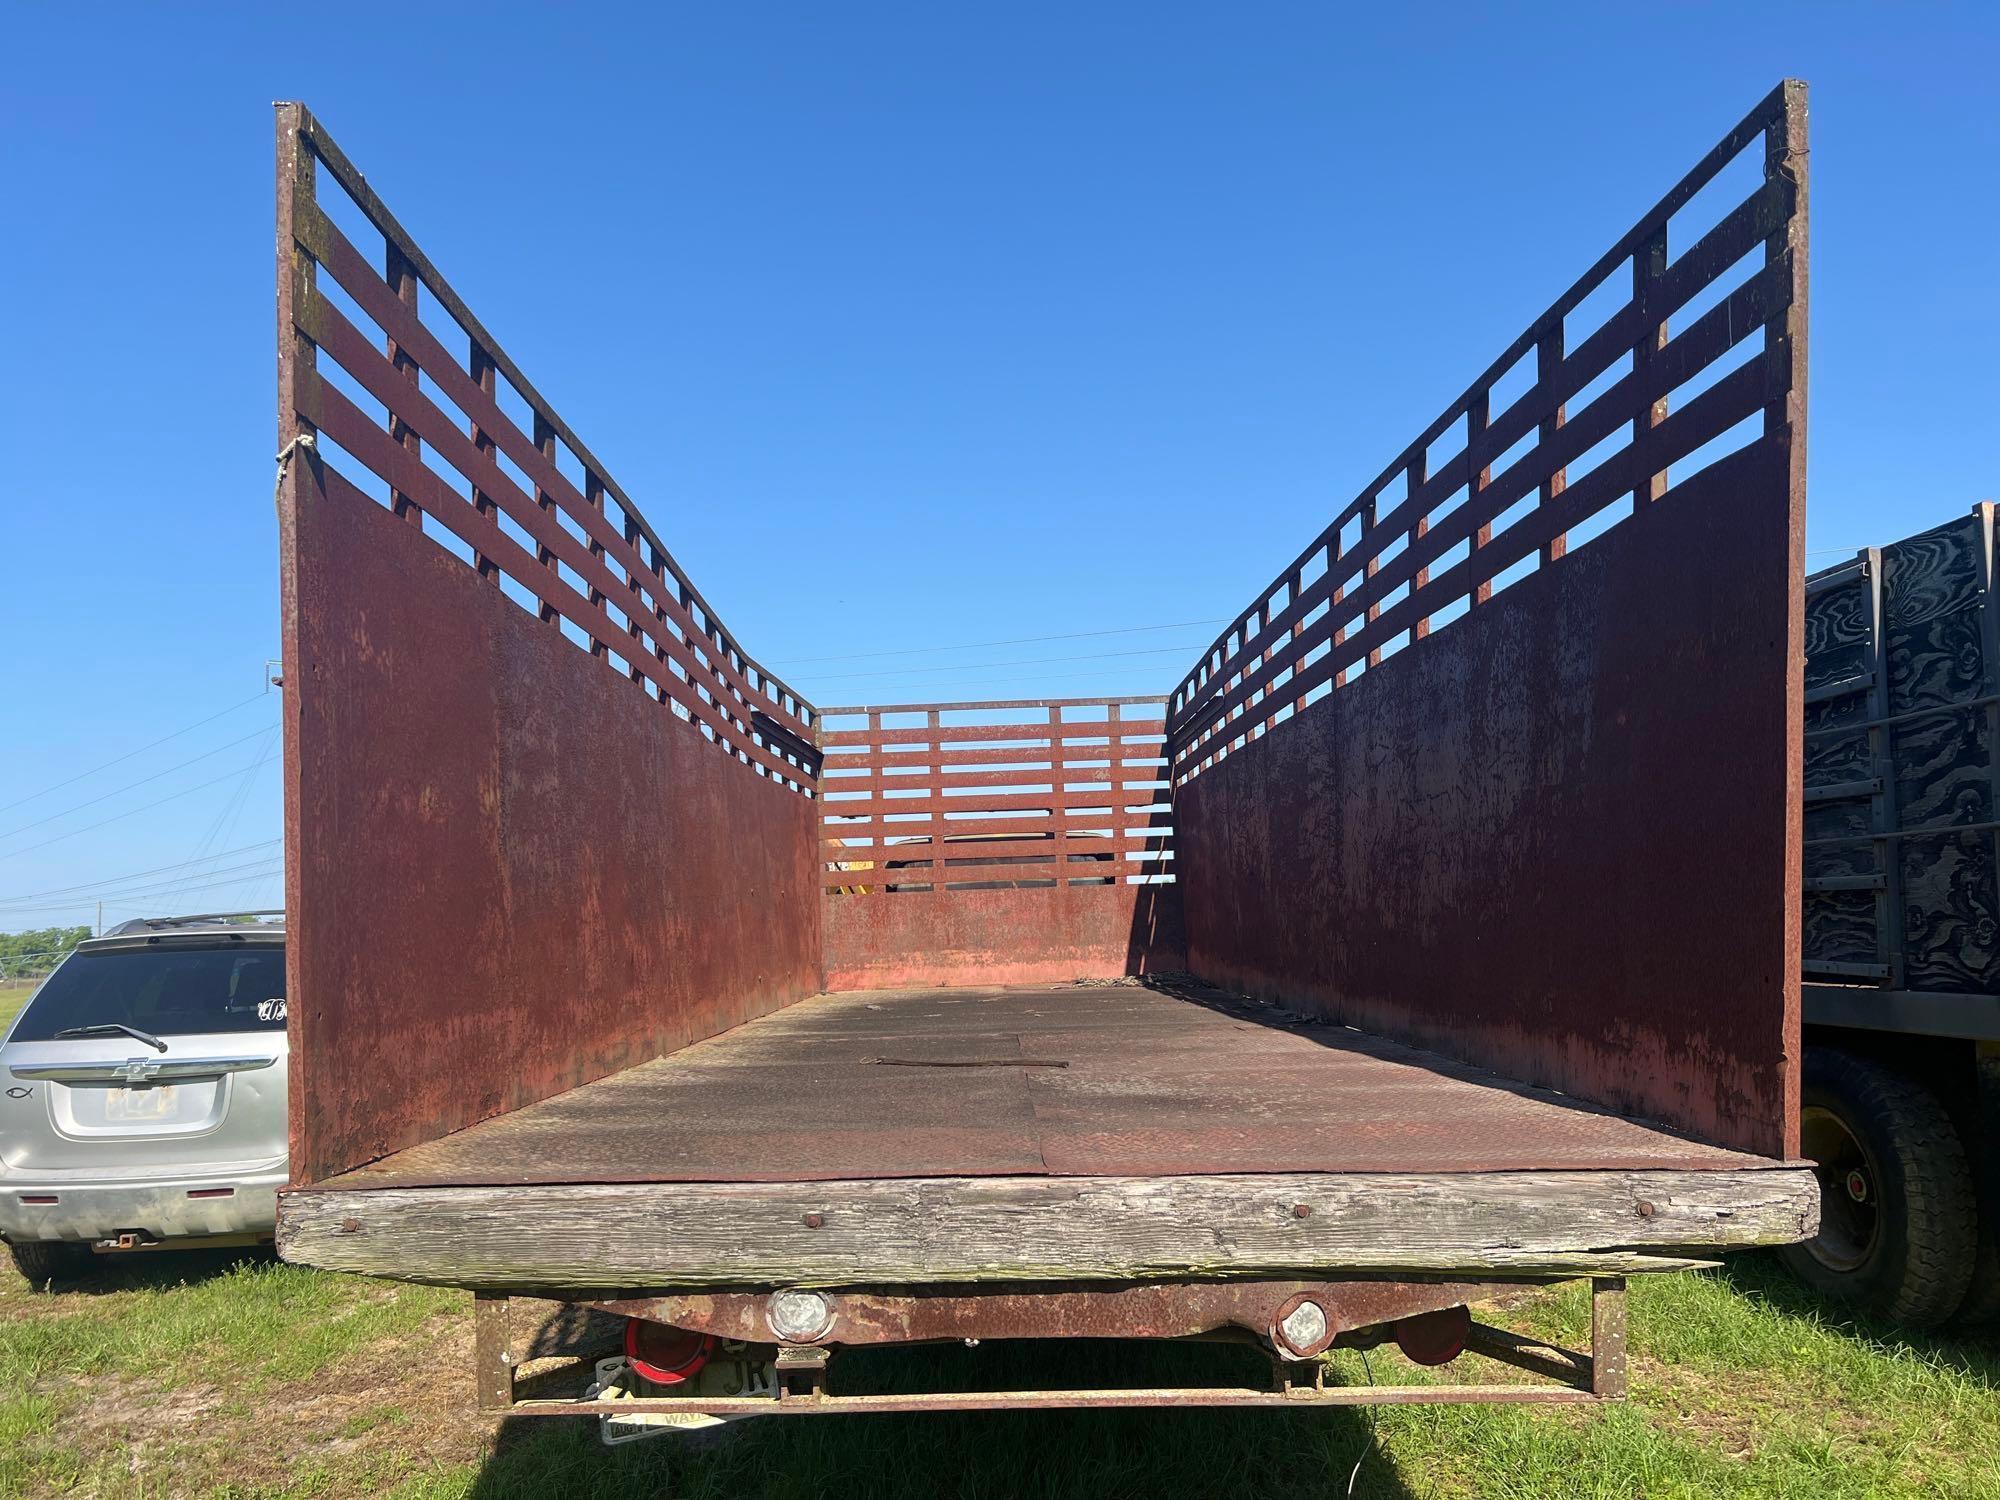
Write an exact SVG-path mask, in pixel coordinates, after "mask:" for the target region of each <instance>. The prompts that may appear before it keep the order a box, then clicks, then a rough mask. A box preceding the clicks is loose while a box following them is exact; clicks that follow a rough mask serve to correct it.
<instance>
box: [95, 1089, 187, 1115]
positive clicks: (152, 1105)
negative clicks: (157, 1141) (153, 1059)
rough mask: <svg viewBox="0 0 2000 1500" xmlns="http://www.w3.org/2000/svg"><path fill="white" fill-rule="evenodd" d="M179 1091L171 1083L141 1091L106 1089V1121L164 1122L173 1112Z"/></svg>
mask: <svg viewBox="0 0 2000 1500" xmlns="http://www.w3.org/2000/svg"><path fill="white" fill-rule="evenodd" d="M178 1092H179V1090H178V1089H177V1088H176V1087H175V1086H174V1085H173V1084H171V1083H163V1084H158V1085H155V1086H154V1087H152V1088H143V1089H124V1088H115V1089H108V1090H106V1091H105V1095H104V1118H105V1119H107V1120H164V1119H167V1118H169V1117H170V1116H171V1115H172V1114H173V1112H174V1096H175V1094H176V1093H178Z"/></svg>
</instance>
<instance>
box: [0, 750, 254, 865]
mask: <svg viewBox="0 0 2000 1500" xmlns="http://www.w3.org/2000/svg"><path fill="white" fill-rule="evenodd" d="M268 733H270V726H268V725H267V726H266V727H265V728H263V729H253V730H251V731H250V733H248V734H246V735H244V736H243V738H242V739H238V740H231V741H230V742H229V743H228V744H226V745H217V746H216V747H215V748H214V749H213V750H204V751H203V752H202V753H201V754H199V755H192V756H189V757H188V758H187V759H186V760H184V761H182V762H181V763H180V764H179V765H177V766H168V767H167V768H166V770H164V771H155V772H154V773H153V774H152V775H151V776H142V777H140V778H139V780H137V781H131V782H127V783H126V784H125V785H124V786H121V787H119V788H117V789H116V790H115V791H109V792H105V793H104V794H103V795H101V796H97V797H92V798H91V799H90V800H89V801H88V802H79V803H77V804H76V805H75V806H74V807H65V808H64V809H63V810H62V811H61V812H52V813H50V814H49V815H48V816H47V817H44V818H37V819H35V821H34V822H32V823H23V824H21V825H20V826H19V827H18V828H10V829H8V830H7V831H6V832H5V833H0V839H6V838H12V837H13V836H14V835H15V834H17V833H26V832H27V831H28V830H29V829H30V828H40V827H41V826H42V825H43V824H44V823H53V822H55V820H56V819H57V818H66V817H68V816H69V815H70V814H71V813H73V812H82V811H83V810H84V809H85V808H86V807H95V806H96V805H97V804H98V803H100V802H109V801H110V800H111V799H112V798H113V797H118V796H123V795H124V794H125V793H126V792H130V791H134V790H136V789H137V788H139V787H142V786H145V785H147V784H148V783H150V782H155V781H158V780H159V779H160V778H161V777H162V776H171V775H173V774H174V772H176V771H184V770H186V769H187V768H188V767H189V766H192V765H196V764H198V763H200V762H201V761H204V760H208V759H211V758H212V757H214V756H217V755H220V754H222V752H223V751H225V750H234V749H235V748H236V747H237V746H238V745H243V744H248V743H249V742H250V741H251V740H254V739H256V738H258V736H260V735H264V734H268Z"/></svg>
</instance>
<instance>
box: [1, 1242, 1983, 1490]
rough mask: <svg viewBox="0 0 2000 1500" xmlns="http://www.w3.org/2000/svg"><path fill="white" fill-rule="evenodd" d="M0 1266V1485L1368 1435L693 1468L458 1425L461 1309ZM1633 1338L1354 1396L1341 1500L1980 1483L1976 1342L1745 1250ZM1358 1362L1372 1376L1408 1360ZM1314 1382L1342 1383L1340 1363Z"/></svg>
mask: <svg viewBox="0 0 2000 1500" xmlns="http://www.w3.org/2000/svg"><path fill="white" fill-rule="evenodd" d="M0 1277H4V1280H0V1493H4V1494H15V1493H20V1494H28V1495H44V1494H82V1495H121V1496H122V1495H218V1496H250V1495H387V1496H421V1497H433V1496H439V1497H442V1496H479V1497H485V1496H513V1495H521V1496H529V1495H552V1494H553V1495H581V1496H605V1497H620V1496H634V1497H636V1496H641V1495H662V1494H671V1495H674V1496H690V1497H722V1496H732V1497H741V1496H758V1495H775V1496H785V1497H801V1500H803V1497H808V1496H820V1495H835V1494H838V1495H841V1496H843V1497H846V1496H895V1497H902V1496H909V1497H913V1500H914V1497H918V1496H926V1497H927V1496H933V1495H962V1496H975V1497H986V1496H992V1497H996V1500H997V1497H1004V1496H1014V1495H1030V1496H1049V1497H1053V1496H1069V1495H1076V1496H1090V1497H1092V1500H1115V1497H1123V1496H1134V1497H1138V1496H1145V1497H1160V1496H1178V1495H1211V1494H1212V1495H1229V1496H1232V1497H1241V1496H1245V1495H1255V1496H1258V1497H1293V1496H1298V1497H1304V1496H1324V1495H1328V1494H1334V1495H1338V1494H1340V1493H1342V1491H1343V1488H1344V1486H1345V1484H1346V1481H1347V1476H1348V1472H1349V1469H1350V1467H1351V1466H1352V1464H1353V1463H1354V1460H1355V1459H1356V1457H1358V1456H1359V1455H1361V1454H1362V1452H1363V1451H1364V1449H1370V1443H1371V1437H1370V1427H1369V1419H1368V1417H1367V1416H1366V1415H1365V1414H1364V1413H1360V1412H1285V1413H1273V1412H1236V1413H1231V1412H1195V1411H1186V1412H1138V1411H1124V1412H1108V1413H1094V1414H1082V1413H1062V1412H1052V1413H986V1414H967V1415H960V1416H949V1417H937V1416H931V1417H879V1418H861V1417H846V1418H833V1419H826V1420H806V1421H792V1420H785V1421H775V1420H773V1421H765V1422H757V1423H750V1424H746V1425H745V1426H743V1427H741V1428H739V1429H738V1430H737V1432H736V1434H735V1435H734V1436H733V1437H732V1438H731V1439H730V1440H728V1441H725V1442H723V1443H721V1444H719V1445H717V1446H715V1447H714V1448H713V1449H712V1450H708V1451H700V1452H690V1451H688V1450H686V1449H682V1448H678V1447H675V1446H672V1445H673V1444H675V1443H676V1442H677V1441H678V1440H677V1439H672V1438H666V1439H656V1440H653V1441H650V1442H647V1443H642V1444H639V1445H637V1446H635V1447H633V1448H629V1449H621V1450H618V1451H615V1452H613V1451H607V1450H605V1449H603V1448H601V1447H600V1446H599V1444H598V1442H597V1439H596V1435H595V1429H594V1428H593V1427H591V1426H589V1425H587V1424H585V1423H583V1422H579V1421H570V1420H562V1421H550V1422H542V1421H529V1420H522V1419H515V1420H513V1421H510V1422H505V1423H496V1422H494V1421H491V1420H488V1419H482V1418H479V1417H477V1416H475V1415H473V1414H472V1412H471V1411H470V1386H469V1382H468V1379H467V1376H466V1374H465V1370H466V1362H467V1359H468V1357H469V1354H470V1348H471V1341H472V1336H471V1319H470V1315H469V1307H468V1299H467V1297H466V1296H465V1295H464V1294H463V1293H451V1292H442V1291H434V1290H430V1289H426V1288H414V1287H396V1286H392V1285H389V1284H387V1283H380V1282H370V1281H364V1280H357V1279H353V1278H347V1277H340V1276H334V1275H328V1274H324V1273H320V1272H314V1271H306V1270H301V1269H298V1268H296V1267H290V1266H283V1265H279V1264H276V1263H274V1262H271V1261H270V1260H268V1259H252V1260H235V1259H230V1258H228V1257H222V1256H216V1257H196V1258H181V1259H178V1260H171V1259H167V1258H162V1259H159V1260H154V1261H149V1262H144V1263H127V1265H126V1267H125V1268H122V1269H119V1270H116V1271H114V1272H113V1273H112V1274H110V1275H108V1276H106V1277H104V1278H103V1279H102V1280H101V1281H99V1282H97V1283H95V1284H94V1285H92V1286H91V1287H90V1288H88V1289H85V1290H78V1291H69V1292H62V1293H58V1294H56V1295H53V1296H51V1295H46V1294H41V1293H37V1292H35V1291H33V1290H31V1289H30V1288H29V1287H27V1286H26V1285H25V1284H24V1283H23V1282H22V1281H21V1280H20V1278H19V1277H17V1276H14V1275H13V1273H12V1271H11V1268H8V1269H7V1270H5V1271H0ZM1586 1316H1587V1309H1586V1304H1585V1301H1584V1299H1583V1297H1582V1296H1581V1295H1580V1294H1579V1293H1578V1292H1576V1291H1572V1290H1569V1289H1559V1290H1556V1291H1552V1292H1547V1293H1535V1294H1532V1296H1531V1298H1530V1300H1528V1301H1527V1302H1525V1303H1523V1304H1521V1305H1519V1306H1515V1307H1512V1308H1510V1309H1509V1310H1508V1312H1507V1314H1506V1315H1505V1319H1504V1321H1507V1322H1508V1323H1510V1324H1512V1325H1514V1326H1526V1327H1531V1328H1533V1329H1534V1330H1535V1331H1536V1332H1539V1333H1541V1334H1543V1335H1544V1336H1551V1337H1559V1338H1563V1339H1566V1340H1570V1341H1580V1340H1581V1339H1582V1337H1583V1327H1584V1321H1585V1319H1586ZM1632 1323H1633V1327H1632V1336H1633V1337H1632V1343H1633V1349H1634V1354H1635V1359H1634V1369H1633V1381H1632V1386H1633V1399H1632V1400H1631V1401H1630V1402H1629V1403H1627V1404H1625V1405H1622V1406H1618V1407H1615V1408H1611V1409H1608V1410H1604V1411H1597V1412H1581V1411H1573V1410H1572V1411H1564V1410H1555V1409H1548V1410H1531V1409H1527V1408H1518V1407H1517V1408H1496V1407H1486V1408H1473V1407H1466V1408H1448V1407H1436V1408H1413V1407H1404V1408H1389V1409H1385V1410H1384V1411H1382V1412H1381V1414H1380V1416H1379V1418H1378V1419H1377V1420H1378V1423H1379V1426H1378V1429H1377V1432H1376V1435H1375V1441H1374V1446H1373V1448H1372V1450H1371V1451H1369V1453H1368V1457H1367V1460H1366V1462H1365V1463H1364V1464H1363V1466H1362V1470H1361V1477H1360V1482H1359V1483H1358V1485H1357V1486H1356V1488H1355V1493H1356V1494H1358V1495H1368V1496H1376V1497H1398V1496H1454V1497H1456V1496H1493V1497H1505V1500H1533V1497H1539V1496H1550V1497H1572V1496H1591V1497H1620V1500H1622V1497H1628V1496H1645V1497H1649V1500H1654V1497H1667V1496H1687V1497H1697V1496H1698V1497H1704V1500H1706V1497H1713V1496H1784V1497H1793V1496H1796V1497H1800V1500H1805V1497H1815V1500H1817V1497H1838V1496H1857V1497H1858V1496H1953V1497H1956V1496H2000V1391H1996V1384H2000V1353H1996V1350H1995V1349H1994V1347H1993V1346H1992V1345H1991V1344H1986V1345H1981V1344H1975V1343H1972V1342H1959V1341H1943V1340H1917V1339H1910V1340H1904V1339H1899V1338H1897V1337H1894V1336H1893V1335H1891V1334H1889V1333H1888V1332H1886V1331H1885V1330H1881V1329H1876V1328H1871V1327H1868V1326H1861V1325H1854V1324H1848V1323H1842V1322H1839V1321H1836V1320H1831V1319H1828V1318H1826V1317H1824V1316H1823V1315H1821V1314H1820V1313H1819V1312H1817V1311H1815V1310H1814V1309H1813V1308H1812V1307H1811V1306H1810V1305H1808V1304H1807V1303H1806V1302H1805V1301H1804V1300H1803V1299H1802V1298H1801V1297H1800V1296H1799V1295H1798V1294H1797V1293H1796V1292H1795V1291H1794V1290H1793V1288H1792V1286H1791V1284H1790V1283H1789V1282H1788V1281H1786V1280H1785V1279H1784V1277H1783V1275H1782V1273H1781V1272H1779V1271H1778V1270H1777V1269H1776V1268H1775V1267H1774V1266H1773V1265H1772V1264H1771V1263H1770V1262H1769V1261H1767V1260H1766V1259H1764V1258H1763V1257H1751V1258H1748V1259H1745V1260H1741V1261H1739V1262H1737V1263H1735V1264H1734V1265H1733V1266H1731V1267H1730V1268H1729V1269H1728V1270H1727V1271H1725V1272H1721V1273H1709V1274H1702V1275H1689V1276H1679V1277H1662V1278H1651V1279H1641V1280H1640V1281H1639V1282H1637V1283H1636V1284H1635V1285H1634V1287H1633V1291H1632ZM1109 1355H1110V1351H1106V1350H1104V1349H1102V1348H1101V1347H1100V1348H1096V1349H1091V1348H1089V1347H1088V1346H1086V1347H1085V1348H1084V1349H1081V1350H1079V1351H1077V1352H1075V1353H1073V1354H1070V1355H1067V1356H1065V1357H1064V1359H1063V1361H1062V1367H1060V1368H1053V1369H1052V1368H1050V1367H1049V1364H1048V1362H1047V1359H1046V1356H1041V1355H1034V1354H1030V1353H1028V1352H1026V1351H1023V1350H1021V1349H1019V1348H1018V1347H1016V1348H1009V1347H1008V1346H987V1347H984V1348H981V1349H979V1350H973V1351H966V1350H953V1351H949V1352H947V1353H932V1352H928V1351H926V1352H922V1353H910V1354H880V1355H871V1356H869V1363H868V1364H867V1365H866V1367H865V1368H862V1369H860V1370H858V1371H856V1372H855V1373H857V1374H858V1375H860V1376H862V1377H864V1378H865V1379H866V1380H867V1383H869V1384H871V1385H886V1386H893V1385H895V1384H900V1383H904V1382H908V1381H911V1380H915V1379H920V1378H928V1379H937V1378H944V1379H949V1378H952V1377H953V1376H954V1375H959V1374H964V1373H966V1372H968V1371H971V1370H977V1371H980V1372H982V1373H985V1374H992V1373H994V1372H995V1371H997V1370H999V1369H1000V1368H1002V1367H1005V1366H1009V1365H1010V1364H1011V1366H1012V1367H1013V1372H1014V1373H1015V1374H1017V1375H1018V1376H1019V1377H1020V1378H1023V1379H1024V1380H1031V1381H1033V1382H1034V1383H1037V1384H1053V1383H1057V1382H1060V1381H1065V1380H1074V1379H1079V1378H1081V1379H1091V1378H1096V1379H1099V1380H1110V1379H1114V1378H1115V1377H1114V1376H1113V1374H1112V1372H1111V1371H1110V1370H1109V1369H1105V1368H1100V1369H1097V1370H1095V1371H1093V1370H1092V1369H1089V1368H1086V1366H1088V1365H1089V1364H1090V1363H1091V1362H1092V1361H1093V1360H1097V1361H1103V1360H1105V1359H1107V1358H1108V1357H1109ZM1128 1357H1129V1356H1128ZM1139 1357H1140V1358H1141V1359H1142V1360H1143V1361H1144V1362H1145V1364H1146V1365H1147V1367H1148V1368H1147V1373H1148V1375H1149V1376H1150V1377H1152V1378H1164V1379H1194V1378H1203V1377H1204V1374H1205V1375H1206V1377H1207V1378H1214V1377H1215V1376H1216V1375H1217V1374H1218V1373H1219V1371H1218V1368H1217V1366H1216V1364H1215V1362H1216V1361H1226V1360H1230V1359H1236V1358H1241V1357H1243V1356H1242V1354H1241V1352H1240V1351H1233V1350H1228V1349H1224V1348H1218V1347H1213V1346H1210V1347H1188V1348H1172V1349H1161V1348H1153V1349H1150V1350H1146V1351H1143V1352H1142V1353H1141V1355H1140V1356H1139ZM1372 1360H1373V1372H1372V1373H1373V1377H1374V1378H1375V1379H1377V1380H1390V1379H1396V1380H1402V1379H1408V1378H1412V1377H1413V1376H1414V1375H1415V1374H1416V1372H1414V1371H1413V1370H1411V1369H1410V1368H1409V1367H1408V1366H1406V1365H1404V1364H1403V1363H1402V1361H1401V1360H1400V1358H1399V1357H1398V1356H1396V1355H1395V1354H1393V1352H1379V1351H1378V1352H1377V1353H1376V1354H1375V1355H1373V1356H1372ZM1484 1368H1485V1369H1487V1370H1489V1371H1490V1370H1491V1369H1493V1368H1495V1367H1492V1366H1484ZM1336 1369H1337V1373H1338V1375H1339V1377H1340V1378H1342V1379H1345V1380H1351V1381H1359V1380H1364V1379H1366V1378H1368V1372H1366V1371H1364V1370H1363V1368H1362V1365H1361V1362H1360V1360H1359V1357H1358V1356H1355V1355H1352V1354H1342V1355H1340V1356H1337V1358H1336Z"/></svg>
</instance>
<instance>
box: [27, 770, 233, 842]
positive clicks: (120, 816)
mask: <svg viewBox="0 0 2000 1500" xmlns="http://www.w3.org/2000/svg"><path fill="white" fill-rule="evenodd" d="M270 758H271V753H270V751H268V750H266V751H265V752H264V755H263V757H262V758H261V759H259V760H254V761H252V762H251V763H250V764H249V765H247V766H243V767H240V768H238V769H237V770H234V771H231V772H229V773H228V775H225V776H218V777H216V778H215V779H214V780H213V781H201V782H197V783H195V785H193V786H191V787H187V788H185V789H183V790H181V791H178V792H173V793H170V794H168V795H167V796H165V797H160V798H157V799H156V800H154V801H152V802H148V803H145V804H143V805H142V806H139V807H134V808H130V809H128V810H127V811H125V812H122V813H114V814H112V815H111V816H110V817H108V818H103V819H100V820H99V821H98V822H95V823H86V824H85V825H84V826H83V827H81V828H72V829H71V830H70V831H69V832H68V833H59V834H57V835H56V836H55V837H54V838H52V839H43V840H42V841H41V842H40V843H39V844H30V845H28V846H27V848H25V849H9V850H8V851H7V852H6V853H4V854H0V859H18V858H19V857H20V856H21V855H23V854H33V853H34V852H35V851H36V850H37V849H46V848H48V847H49V845H51V844H60V843H61V842H62V841H63V840H64V839H73V838H75V837H76V836H77V835H78V834H80V833H89V832H91V831H92V830H93V829H98V828H103V827H105V826H106V825H108V824H111V823H117V822H120V821H122V820H124V819H126V818H131V817H136V816H138V814H140V813H142V812H151V811H152V810H153V809H154V808H156V807H160V806H162V805H164V804H166V803H168V802H177V801H179V800H180V799H181V798H182V797H191V796H193V795H194V794H195V793H196V792H199V791H204V790H206V789H207V788H209V787H212V786H219V785H221V784H222V783H223V782H225V781H231V780H233V779H235V778H236V777H238V776H247V775H249V774H250V772H252V771H255V770H257V769H259V768H260V767H261V766H263V765H264V764H265V763H266V762H268V761H269V760H270Z"/></svg>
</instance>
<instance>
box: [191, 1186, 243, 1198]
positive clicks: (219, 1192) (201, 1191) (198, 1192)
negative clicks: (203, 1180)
mask: <svg viewBox="0 0 2000 1500" xmlns="http://www.w3.org/2000/svg"><path fill="white" fill-rule="evenodd" d="M188 1196H189V1197H190V1198H234V1197H235V1196H236V1189H235V1188H189V1189H188Z"/></svg>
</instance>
